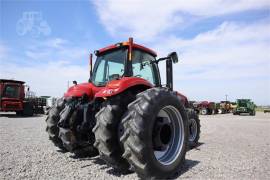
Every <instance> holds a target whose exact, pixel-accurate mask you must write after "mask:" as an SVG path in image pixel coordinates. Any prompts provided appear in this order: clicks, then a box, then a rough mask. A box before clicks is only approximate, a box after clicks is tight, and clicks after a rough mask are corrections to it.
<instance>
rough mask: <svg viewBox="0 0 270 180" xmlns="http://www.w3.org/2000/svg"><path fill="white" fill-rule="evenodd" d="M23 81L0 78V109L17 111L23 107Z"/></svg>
mask: <svg viewBox="0 0 270 180" xmlns="http://www.w3.org/2000/svg"><path fill="white" fill-rule="evenodd" d="M23 84H24V82H23V81H16V80H6V79H0V110H1V111H18V110H22V108H23V98H24V85H23Z"/></svg>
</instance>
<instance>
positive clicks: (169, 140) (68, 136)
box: [46, 38, 200, 178]
mask: <svg viewBox="0 0 270 180" xmlns="http://www.w3.org/2000/svg"><path fill="white" fill-rule="evenodd" d="M95 55H96V56H97V58H96V62H95V65H94V68H93V71H92V55H90V65H91V70H90V79H89V82H88V83H82V84H77V82H76V81H74V86H72V87H70V88H69V89H68V91H67V92H66V93H65V94H64V97H63V98H61V99H59V100H58V101H57V103H56V104H55V106H53V107H52V108H51V110H50V111H49V114H48V117H47V119H46V122H47V129H46V130H47V132H48V134H49V138H50V140H51V141H52V142H53V143H54V144H55V145H56V146H58V147H59V148H62V149H64V150H68V151H70V152H73V153H75V154H76V155H79V156H81V155H90V156H94V155H97V154H99V155H100V158H102V159H103V160H104V161H106V162H107V163H108V164H109V165H111V166H112V167H113V168H115V169H117V170H120V171H121V172H123V173H126V172H129V171H135V172H136V173H137V174H138V176H139V177H141V178H167V177H169V176H171V175H173V174H174V173H175V172H177V171H179V168H180V167H181V166H182V165H183V163H184V160H185V154H186V151H187V148H188V146H189V147H194V146H196V144H197V143H198V139H199V134H200V122H199V118H198V115H197V114H196V112H195V111H194V110H193V109H192V108H190V107H189V104H188V101H187V98H186V97H185V96H184V95H182V94H180V93H178V92H176V91H173V68H172V64H173V63H176V62H178V57H177V54H176V53H175V52H173V53H170V54H169V55H168V56H167V57H164V58H159V59H156V56H157V54H156V53H155V52H154V51H153V50H151V49H148V48H146V47H144V46H141V45H138V44H135V43H133V39H132V38H129V41H128V42H122V43H117V44H114V45H111V46H108V47H105V48H103V49H100V50H98V51H95ZM163 60H165V61H166V69H167V73H166V74H167V76H166V80H167V83H166V86H164V87H163V86H162V85H161V80H160V74H159V68H158V64H159V62H161V61H163Z"/></svg>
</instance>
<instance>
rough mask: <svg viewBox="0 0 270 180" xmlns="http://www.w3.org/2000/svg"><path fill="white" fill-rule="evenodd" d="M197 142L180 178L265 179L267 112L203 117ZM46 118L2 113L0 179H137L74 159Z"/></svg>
mask: <svg viewBox="0 0 270 180" xmlns="http://www.w3.org/2000/svg"><path fill="white" fill-rule="evenodd" d="M200 118H201V124H202V133H201V139H200V146H198V147H197V148H196V149H193V150H190V151H189V152H188V153H187V156H186V159H187V160H186V165H185V168H184V169H183V170H182V172H181V174H180V176H179V177H178V179H180V178H183V179H269V177H270V138H269V137H270V113H267V114H263V113H257V115H256V116H255V117H252V116H233V115H231V114H226V115H212V116H201V117H200ZM44 120H45V116H40V117H32V118H18V117H16V116H15V115H7V114H3V113H2V114H1V116H0V154H1V155H0V179H120V178H121V179H128V180H131V179H137V175H136V174H135V173H133V174H129V175H121V174H119V173H118V172H115V171H114V170H112V169H111V168H110V167H108V166H107V165H106V164H104V163H103V161H102V160H100V159H99V158H98V157H95V158H84V159H75V158H73V157H72V154H70V153H64V154H63V153H61V152H59V151H57V148H55V147H54V146H53V144H52V143H51V142H49V140H48V137H47V134H46V132H45V122H44Z"/></svg>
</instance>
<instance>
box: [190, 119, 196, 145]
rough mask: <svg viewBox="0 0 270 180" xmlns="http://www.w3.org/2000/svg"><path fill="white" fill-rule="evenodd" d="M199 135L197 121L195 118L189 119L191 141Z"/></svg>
mask: <svg viewBox="0 0 270 180" xmlns="http://www.w3.org/2000/svg"><path fill="white" fill-rule="evenodd" d="M196 136H197V123H196V120H195V119H193V118H192V119H189V138H188V140H189V141H190V142H193V141H194V140H195V139H196Z"/></svg>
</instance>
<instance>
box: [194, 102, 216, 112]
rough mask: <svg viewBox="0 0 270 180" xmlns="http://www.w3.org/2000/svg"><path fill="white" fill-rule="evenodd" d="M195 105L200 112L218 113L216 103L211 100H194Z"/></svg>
mask: <svg viewBox="0 0 270 180" xmlns="http://www.w3.org/2000/svg"><path fill="white" fill-rule="evenodd" d="M193 107H194V108H195V110H196V112H197V113H198V114H202V115H211V114H216V113H217V112H216V104H215V103H214V102H209V101H200V102H194V103H193Z"/></svg>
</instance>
